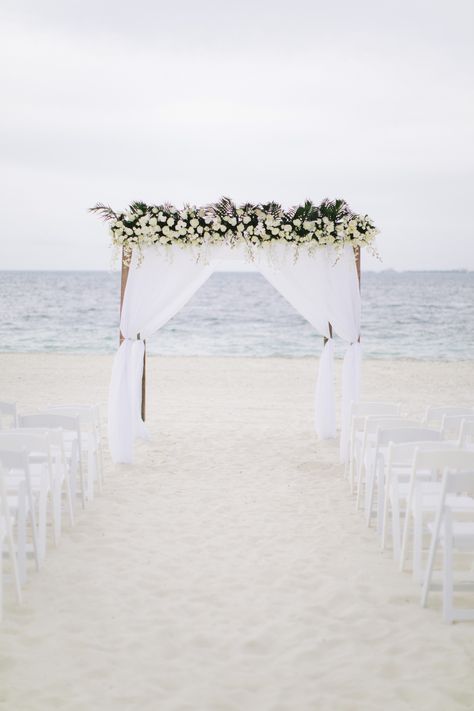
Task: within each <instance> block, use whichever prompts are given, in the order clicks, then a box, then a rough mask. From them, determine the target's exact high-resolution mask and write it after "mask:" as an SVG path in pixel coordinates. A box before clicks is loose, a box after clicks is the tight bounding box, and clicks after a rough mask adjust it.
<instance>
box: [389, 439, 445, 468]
mask: <svg viewBox="0 0 474 711" xmlns="http://www.w3.org/2000/svg"><path fill="white" fill-rule="evenodd" d="M430 431H432V430H430ZM437 434H438V435H439V434H440V433H439V432H438V433H437ZM453 449H457V445H454V444H453V443H452V442H444V441H443V440H436V439H434V440H432V439H428V440H425V441H423V440H419V441H417V442H399V443H396V442H391V443H390V444H389V445H388V462H389V464H390V465H394V466H401V465H404V466H407V465H410V466H413V463H414V458H415V454H416V452H417V450H426V451H429V452H440V451H452V450H453Z"/></svg>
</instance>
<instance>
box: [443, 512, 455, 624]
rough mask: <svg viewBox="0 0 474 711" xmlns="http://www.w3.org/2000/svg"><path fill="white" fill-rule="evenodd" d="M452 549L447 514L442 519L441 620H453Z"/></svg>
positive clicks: (449, 521) (449, 522)
mask: <svg viewBox="0 0 474 711" xmlns="http://www.w3.org/2000/svg"><path fill="white" fill-rule="evenodd" d="M453 612H454V611H453V549H452V526H451V516H450V515H449V514H447V515H446V516H445V520H444V542H443V620H444V622H447V623H450V622H452V621H453V617H454V615H453Z"/></svg>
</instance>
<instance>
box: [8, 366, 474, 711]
mask: <svg viewBox="0 0 474 711" xmlns="http://www.w3.org/2000/svg"><path fill="white" fill-rule="evenodd" d="M110 362H111V359H110V358H108V357H105V356H104V357H101V356H59V355H27V356H21V355H20V356H18V355H1V356H0V367H1V371H0V372H1V375H0V397H1V398H2V399H9V398H13V399H16V400H17V401H18V402H19V404H20V405H22V406H24V407H26V406H27V405H32V406H35V405H39V404H41V403H42V402H48V401H50V402H55V401H57V402H59V401H61V400H63V401H65V400H71V401H72V400H83V401H98V400H99V401H100V400H102V401H105V399H106V391H107V386H108V378H109V369H110ZM315 368H316V366H315V362H314V361H312V360H283V359H270V360H268V359H265V360H263V359H262V360H257V359H194V358H193V359H185V358H182V359H157V358H152V359H150V360H149V415H150V417H149V422H150V427H151V430H152V431H153V433H154V435H155V437H154V442H153V443H152V444H151V446H149V447H144V448H142V449H140V450H139V452H138V453H137V463H136V465H135V467H134V468H133V469H131V468H128V467H120V468H117V469H116V470H115V471H112V469H111V467H110V466H108V478H107V482H106V489H105V492H104V494H103V496H102V497H100V498H97V499H96V500H95V501H94V502H93V504H91V505H90V506H89V507H88V509H87V511H86V512H85V513H84V514H83V515H82V516H81V518H80V521H79V522H78V524H77V525H76V527H75V528H74V529H73V531H71V532H69V531H68V530H66V531H65V534H64V536H63V538H62V541H61V545H60V547H59V548H58V549H56V550H53V549H51V550H50V554H49V556H48V559H47V562H46V565H45V568H44V569H43V570H42V571H41V573H40V574H38V575H32V577H31V578H30V582H29V584H28V587H27V588H26V590H25V603H24V605H23V607H22V608H17V607H16V606H14V605H13V604H11V603H10V602H9V599H10V598H9V599H8V600H7V604H6V607H5V621H4V623H3V625H2V626H1V627H0V674H1V690H0V708H2V709H3V708H5V709H9V710H10V709H11V710H12V711H23V710H27V709H28V710H29V709H32V710H33V709H41V711H46V710H49V709H65V710H68V711H69V710H70V709H71V710H72V709H77V710H79V709H80V710H81V711H82V710H84V711H86V710H87V711H96V710H97V711H105V710H109V709H110V710H114V711H115V710H116V709H117V710H118V711H120V710H122V709H130V710H131V709H147V710H148V709H150V710H158V711H168V710H171V709H176V710H178V709H179V710H182V711H185V710H189V711H214V710H215V711H217V710H218V711H231V710H234V709H235V710H238V711H266V710H267V709H268V710H270V709H271V710H272V711H306V710H310V709H311V710H312V711H313V710H314V711H319V710H320V709H330V710H331V711H332V710H336V711H339V710H341V711H344V710H346V709H348V710H349V709H351V710H352V709H360V710H361V711H367V710H371V709H374V710H377V711H379V710H380V709H396V710H398V709H416V711H420V710H424V709H427V710H428V709H430V710H431V711H433V710H434V711H437V710H439V711H451V710H455V709H472V708H474V674H473V669H474V636H473V630H474V627H473V625H471V624H459V625H453V626H445V625H443V624H442V622H441V617H440V614H439V610H437V609H433V608H432V609H429V610H427V611H423V610H421V609H420V608H419V606H418V589H417V588H416V587H415V586H414V585H413V583H412V581H411V578H410V576H409V575H408V574H405V575H400V574H399V573H398V572H397V571H396V569H395V567H394V565H393V564H392V561H391V559H390V557H389V556H383V555H381V554H380V553H379V551H378V546H377V541H376V539H375V536H374V534H373V532H372V531H368V530H367V529H366V528H365V527H364V524H363V522H362V519H361V517H360V516H359V515H357V514H355V512H354V510H353V505H352V503H351V501H350V499H349V496H348V493H347V487H346V484H345V482H343V480H342V479H341V477H340V468H339V466H338V465H335V464H334V462H335V461H336V445H335V444H334V443H317V442H316V441H315V438H314V436H313V434H312V431H311V418H312V412H311V409H312V391H313V384H314V373H315ZM364 368H365V393H364V394H365V396H366V397H371V396H374V397H378V398H388V399H395V398H397V399H402V400H404V401H405V402H406V403H407V405H408V407H409V409H410V410H411V411H412V412H418V411H420V410H421V409H422V408H423V407H424V405H425V404H426V403H427V402H431V401H432V402H439V403H448V402H466V403H467V402H471V403H472V401H473V399H474V398H473V393H472V389H471V392H468V388H467V387H466V383H467V382H469V381H470V382H471V383H472V382H474V364H473V363H464V364H462V363H457V364H451V365H449V364H444V365H443V364H427V363H416V362H410V363H409V362H381V361H379V362H375V361H372V362H366V363H365V366H364ZM63 392H64V393H66V396H63V395H62V393H63Z"/></svg>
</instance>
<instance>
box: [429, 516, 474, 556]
mask: <svg viewBox="0 0 474 711" xmlns="http://www.w3.org/2000/svg"><path fill="white" fill-rule="evenodd" d="M434 527H435V524H434V522H432V523H429V524H428V529H429V531H430V533H431V534H432V533H433V531H434ZM439 537H440V540H441V542H443V541H444V523H443V524H442V525H441V530H440V532H439ZM453 545H454V546H455V548H464V549H466V550H472V549H474V522H472V521H455V522H454V523H453Z"/></svg>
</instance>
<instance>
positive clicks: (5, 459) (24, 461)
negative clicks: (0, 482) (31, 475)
mask: <svg viewBox="0 0 474 711" xmlns="http://www.w3.org/2000/svg"><path fill="white" fill-rule="evenodd" d="M0 465H1V466H2V467H3V468H4V469H5V470H10V469H22V470H23V471H24V472H28V471H29V463H28V453H27V451H26V449H24V448H22V449H20V448H18V449H1V448H0Z"/></svg>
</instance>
